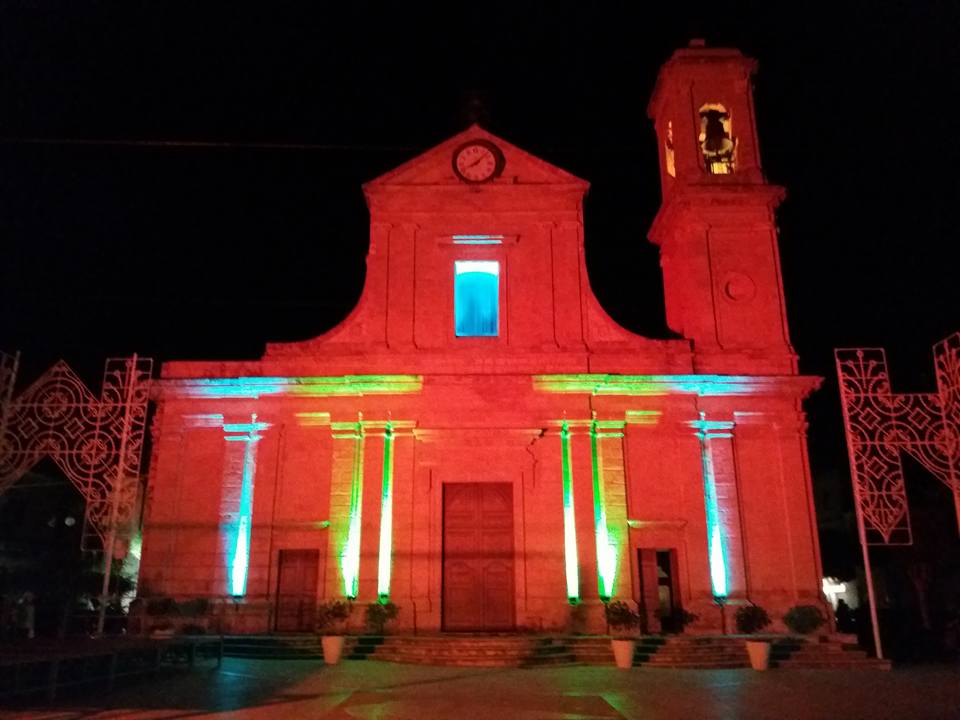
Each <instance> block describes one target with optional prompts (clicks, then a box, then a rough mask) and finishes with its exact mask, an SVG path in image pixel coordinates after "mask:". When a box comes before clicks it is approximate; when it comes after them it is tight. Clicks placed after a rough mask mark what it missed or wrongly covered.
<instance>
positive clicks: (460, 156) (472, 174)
mask: <svg viewBox="0 0 960 720" xmlns="http://www.w3.org/2000/svg"><path fill="white" fill-rule="evenodd" d="M505 164H506V160H505V159H504V157H503V152H502V151H501V150H500V148H498V147H497V146H496V145H494V144H493V143H492V142H490V141H489V140H470V141H468V142H465V143H464V144H463V145H461V146H460V147H458V148H457V149H456V150H455V151H454V152H453V172H454V174H455V175H456V176H457V177H458V178H460V179H461V180H463V181H464V182H466V183H485V182H489V181H490V180H493V179H494V178H496V177H498V176H499V175H500V173H502V172H503V166H504V165H505Z"/></svg>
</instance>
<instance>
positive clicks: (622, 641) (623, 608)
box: [603, 600, 640, 670]
mask: <svg viewBox="0 0 960 720" xmlns="http://www.w3.org/2000/svg"><path fill="white" fill-rule="evenodd" d="M603 610H604V613H605V614H606V616H607V625H609V626H610V629H611V635H612V636H613V637H612V638H611V639H610V644H611V646H612V647H613V657H614V659H615V660H616V662H617V667H618V668H620V669H621V670H627V669H629V668H631V667H633V655H634V653H635V652H636V649H637V641H636V640H635V639H634V638H635V637H636V633H637V627H639V625H640V613H638V612H636V611H635V610H634V609H633V608H631V607H630V606H629V605H627V604H626V603H625V602H623V601H622V600H615V601H613V602H608V603H607V604H606V605H604V608H603Z"/></svg>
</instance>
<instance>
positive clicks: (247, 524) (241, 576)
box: [221, 413, 268, 597]
mask: <svg viewBox="0 0 960 720" xmlns="http://www.w3.org/2000/svg"><path fill="white" fill-rule="evenodd" d="M266 427H268V426H267V424H266V423H258V422H257V415H256V413H253V414H251V416H250V422H249V423H225V424H224V426H223V432H224V439H225V440H226V441H227V442H228V443H243V445H242V447H241V448H240V449H239V451H237V450H234V449H233V448H232V447H231V446H230V445H228V446H227V452H228V455H227V462H226V463H225V464H224V479H223V495H222V500H221V518H222V520H225V521H226V522H224V523H223V527H224V535H225V537H224V541H225V545H226V551H227V578H228V580H227V591H228V593H229V594H230V595H233V596H234V597H243V596H244V595H246V593H247V575H248V573H249V569H250V529H251V524H252V519H253V489H254V480H255V476H256V467H257V443H258V441H259V440H260V438H261V435H260V430H263V429H264V428H266ZM238 461H239V462H238ZM238 465H239V467H238Z"/></svg>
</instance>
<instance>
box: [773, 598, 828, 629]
mask: <svg viewBox="0 0 960 720" xmlns="http://www.w3.org/2000/svg"><path fill="white" fill-rule="evenodd" d="M826 622H827V618H826V617H824V615H823V613H822V612H821V611H820V608H818V607H817V606H816V605H794V606H793V607H792V608H790V609H789V610H788V611H787V614H786V615H784V616H783V624H784V625H786V626H787V627H788V628H790V630H791V631H792V632H795V633H797V634H798V635H809V634H810V633H812V632H815V631H816V630H817V629H818V628H820V627H821V626H822V625H823V624H824V623H826Z"/></svg>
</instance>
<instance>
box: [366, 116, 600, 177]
mask: <svg viewBox="0 0 960 720" xmlns="http://www.w3.org/2000/svg"><path fill="white" fill-rule="evenodd" d="M477 139H480V140H486V141H488V142H492V143H494V144H495V145H496V146H497V147H498V148H500V151H501V152H502V153H503V157H504V160H505V162H504V165H503V171H502V172H501V174H500V175H499V177H497V178H496V179H494V180H492V181H490V183H489V184H491V185H564V186H567V187H570V186H579V187H582V188H583V190H584V191H586V189H587V188H588V187H589V183H588V182H587V181H586V180H581V179H580V178H578V177H577V176H576V175H573V174H571V173H568V172H567V171H566V170H562V169H560V168H558V167H557V166H556V165H551V164H550V163H548V162H547V161H545V160H541V159H540V158H538V157H535V156H534V155H531V154H530V153H528V152H526V151H525V150H521V149H520V148H518V147H517V146H516V145H512V144H511V143H509V142H507V141H506V140H503V139H502V138H499V137H497V136H496V135H494V134H493V133H489V132H487V131H486V130H484V129H483V128H481V127H480V126H479V125H471V126H470V127H469V128H467V129H466V130H464V131H463V132H461V133H458V134H457V135H454V136H453V137H452V138H450V139H449V140H446V141H445V142H442V143H440V144H439V145H437V146H436V147H434V148H432V149H431V150H428V151H427V152H425V153H423V154H421V155H418V156H417V157H415V158H413V159H412V160H410V161H408V162H406V163H404V164H403V165H401V166H400V167H398V168H396V169H394V170H391V171H390V172H387V173H384V174H383V175H381V176H380V177H378V178H376V179H375V180H371V181H370V182H368V183H366V184H365V185H364V186H363V189H364V191H365V192H368V193H369V192H371V191H376V190H377V189H380V188H386V187H424V186H457V185H463V184H464V183H463V181H462V180H460V178H458V177H457V176H456V174H455V173H454V170H453V156H454V153H455V152H456V151H457V149H458V148H460V147H461V146H462V145H464V144H465V143H468V142H470V141H471V140H477Z"/></svg>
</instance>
